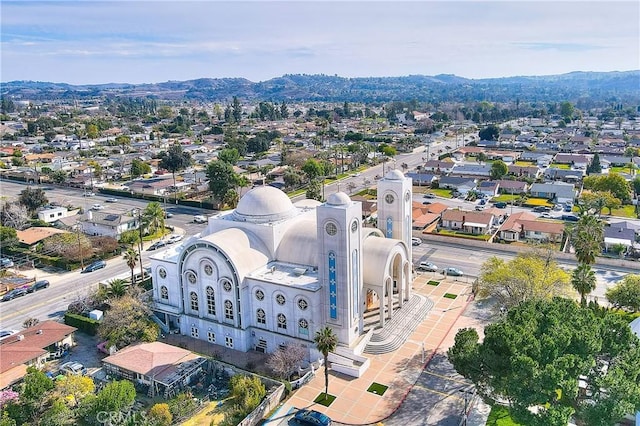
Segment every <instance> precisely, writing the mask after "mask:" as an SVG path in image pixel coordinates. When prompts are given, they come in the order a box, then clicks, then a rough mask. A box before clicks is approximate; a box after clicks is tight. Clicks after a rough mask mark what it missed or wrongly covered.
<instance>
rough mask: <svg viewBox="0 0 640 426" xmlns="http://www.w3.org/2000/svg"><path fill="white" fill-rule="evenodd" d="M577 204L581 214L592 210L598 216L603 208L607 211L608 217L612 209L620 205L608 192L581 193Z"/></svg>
mask: <svg viewBox="0 0 640 426" xmlns="http://www.w3.org/2000/svg"><path fill="white" fill-rule="evenodd" d="M578 204H579V206H580V207H581V210H582V211H583V212H588V211H589V210H590V209H593V210H594V211H595V212H596V213H597V214H598V216H599V215H600V214H601V213H602V209H603V208H605V207H606V208H607V209H608V210H609V215H610V214H611V210H612V209H617V208H620V206H621V205H622V203H621V202H620V200H619V199H617V198H616V197H614V196H613V194H612V193H611V192H610V191H595V192H591V191H582V194H581V195H580V198H579V199H578Z"/></svg>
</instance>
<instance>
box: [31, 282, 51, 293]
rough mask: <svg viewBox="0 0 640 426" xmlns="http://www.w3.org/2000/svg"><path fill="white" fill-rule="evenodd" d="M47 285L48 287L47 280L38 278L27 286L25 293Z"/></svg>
mask: <svg viewBox="0 0 640 426" xmlns="http://www.w3.org/2000/svg"><path fill="white" fill-rule="evenodd" d="M47 287H49V281H47V280H39V281H36V282H35V283H33V284H32V285H31V286H30V287H28V288H27V293H33V292H34V291H38V290H42V289H43V288H47Z"/></svg>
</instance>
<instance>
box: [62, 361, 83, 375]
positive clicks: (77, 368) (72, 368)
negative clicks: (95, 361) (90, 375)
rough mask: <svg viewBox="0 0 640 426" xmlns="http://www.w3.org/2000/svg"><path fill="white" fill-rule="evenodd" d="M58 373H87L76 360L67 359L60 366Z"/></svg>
mask: <svg viewBox="0 0 640 426" xmlns="http://www.w3.org/2000/svg"><path fill="white" fill-rule="evenodd" d="M60 373H62V374H75V375H84V374H87V369H86V368H85V366H84V365H82V364H80V363H79V362H77V361H69V362H65V363H64V364H62V365H61V366H60Z"/></svg>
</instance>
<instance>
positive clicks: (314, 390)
mask: <svg viewBox="0 0 640 426" xmlns="http://www.w3.org/2000/svg"><path fill="white" fill-rule="evenodd" d="M433 276H434V274H423V275H420V276H418V277H417V278H416V280H415V281H414V283H413V288H414V291H415V292H417V293H419V294H422V295H425V296H428V297H430V298H431V299H432V300H433V301H434V307H433V309H432V310H431V312H430V313H429V314H428V315H427V316H426V317H425V319H424V321H423V322H422V323H421V324H420V325H419V326H418V327H417V328H416V330H415V331H414V332H413V333H412V334H411V335H410V337H409V339H408V340H407V342H406V343H405V344H404V345H403V346H402V347H401V348H399V349H398V350H396V351H395V352H392V353H388V354H383V355H368V357H369V359H370V361H371V366H370V367H369V369H368V370H367V371H366V372H365V373H364V375H363V376H362V377H359V378H353V377H347V376H344V375H341V374H337V373H334V372H330V377H329V394H330V395H333V396H335V397H336V399H335V401H333V403H331V405H330V406H329V407H325V406H323V405H321V404H317V403H315V402H314V399H315V398H316V397H317V396H318V395H320V394H321V393H322V392H324V374H318V375H316V377H315V378H314V379H313V380H311V382H309V383H308V384H306V385H305V386H303V387H302V388H301V389H299V390H298V391H296V392H295V393H294V394H293V396H292V397H291V398H290V399H289V400H288V401H287V403H286V404H285V405H284V406H283V407H281V409H280V412H282V413H286V412H288V411H289V409H290V408H291V407H296V408H312V409H314V410H317V411H320V412H322V413H325V414H327V415H328V416H329V417H331V419H333V421H334V423H336V424H346V425H375V424H376V423H378V422H383V423H384V421H385V419H387V418H388V417H389V416H391V415H392V414H393V413H394V412H395V411H396V409H397V408H398V407H399V406H400V405H401V404H402V403H403V402H404V401H405V399H406V398H407V396H408V394H409V392H411V390H412V388H413V386H414V384H415V383H416V381H417V380H418V378H419V377H420V375H421V373H422V371H423V369H424V367H425V366H426V365H427V364H429V361H430V359H431V357H432V356H433V355H434V354H435V353H436V351H438V352H440V353H442V352H444V351H446V349H448V348H449V347H450V346H451V345H452V344H453V342H454V337H455V334H456V332H457V330H458V329H460V328H463V327H478V328H482V327H483V325H484V324H483V323H484V320H483V319H482V318H480V319H477V318H473V317H468V316H465V315H463V313H464V312H465V309H466V308H467V306H468V304H469V303H470V302H471V301H472V295H471V286H470V285H468V284H466V283H461V282H459V281H454V280H452V279H451V278H449V279H447V280H440V284H439V285H437V286H434V285H430V284H428V282H429V281H430V279H431V278H432V277H433ZM445 294H447V295H448V297H445ZM453 295H455V298H449V297H452V296H453ZM374 382H375V383H379V384H382V385H385V386H388V388H387V390H386V391H385V392H384V394H382V395H378V394H375V393H371V392H368V391H367V389H368V388H369V386H371V384H372V383H374ZM436 392H437V391H436ZM443 395H444V394H443ZM445 396H446V395H445ZM429 408H431V407H416V409H422V410H427V409H429ZM477 411H478V410H475V409H473V408H472V417H470V419H471V418H473V421H474V423H469V424H478V425H484V422H486V417H485V415H484V413H482V412H477ZM482 411H485V410H484V409H483V410H482ZM486 414H487V415H488V412H486ZM274 418H277V417H274ZM483 418H484V422H483V420H482V419H483ZM470 421H471V420H470Z"/></svg>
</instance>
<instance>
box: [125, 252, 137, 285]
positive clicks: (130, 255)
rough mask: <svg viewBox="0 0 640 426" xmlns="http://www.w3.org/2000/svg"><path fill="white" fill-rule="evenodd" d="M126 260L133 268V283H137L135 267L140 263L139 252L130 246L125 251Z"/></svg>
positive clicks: (130, 267)
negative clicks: (134, 272) (134, 273)
mask: <svg viewBox="0 0 640 426" xmlns="http://www.w3.org/2000/svg"><path fill="white" fill-rule="evenodd" d="M124 261H125V262H126V263H127V266H128V267H129V269H131V285H135V284H136V281H135V278H134V275H133V268H135V267H136V264H137V263H138V253H136V251H135V250H134V249H132V248H128V249H127V251H126V252H124Z"/></svg>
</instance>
